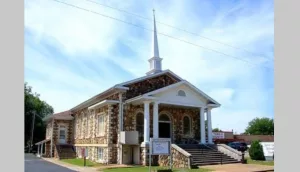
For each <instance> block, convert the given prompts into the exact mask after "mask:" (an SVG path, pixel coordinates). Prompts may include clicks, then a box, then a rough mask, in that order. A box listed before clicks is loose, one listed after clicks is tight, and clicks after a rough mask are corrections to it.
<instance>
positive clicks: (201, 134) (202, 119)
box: [200, 107, 205, 144]
mask: <svg viewBox="0 0 300 172" xmlns="http://www.w3.org/2000/svg"><path fill="white" fill-rule="evenodd" d="M200 137H201V139H200V143H201V144H205V119H204V108H203V107H201V108H200Z"/></svg>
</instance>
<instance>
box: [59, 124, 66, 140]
mask: <svg viewBox="0 0 300 172" xmlns="http://www.w3.org/2000/svg"><path fill="white" fill-rule="evenodd" d="M59 139H66V127H65V126H60V127H59Z"/></svg>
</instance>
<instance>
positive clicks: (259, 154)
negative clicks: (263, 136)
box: [249, 140, 265, 160]
mask: <svg viewBox="0 0 300 172" xmlns="http://www.w3.org/2000/svg"><path fill="white" fill-rule="evenodd" d="M249 155H250V157H251V159H253V160H265V156H264V152H263V147H262V145H261V144H260V143H259V141H258V140H256V141H253V142H252V143H251V147H250V149H249Z"/></svg>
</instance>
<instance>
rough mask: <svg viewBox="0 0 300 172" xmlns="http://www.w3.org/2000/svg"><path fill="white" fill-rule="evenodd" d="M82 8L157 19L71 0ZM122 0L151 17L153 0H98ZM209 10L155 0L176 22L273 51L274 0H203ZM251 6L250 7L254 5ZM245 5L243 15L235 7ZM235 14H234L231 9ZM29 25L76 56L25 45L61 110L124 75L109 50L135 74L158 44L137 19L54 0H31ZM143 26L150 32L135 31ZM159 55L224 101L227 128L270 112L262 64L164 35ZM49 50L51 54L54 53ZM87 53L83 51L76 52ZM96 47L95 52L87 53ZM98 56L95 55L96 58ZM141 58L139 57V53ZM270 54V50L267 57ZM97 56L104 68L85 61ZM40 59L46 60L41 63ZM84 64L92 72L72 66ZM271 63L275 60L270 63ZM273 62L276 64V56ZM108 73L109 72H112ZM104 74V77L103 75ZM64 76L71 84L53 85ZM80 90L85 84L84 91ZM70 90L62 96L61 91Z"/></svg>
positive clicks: (220, 117)
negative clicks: (256, 0)
mask: <svg viewBox="0 0 300 172" xmlns="http://www.w3.org/2000/svg"><path fill="white" fill-rule="evenodd" d="M64 2H68V3H71V4H74V5H78V6H80V7H83V8H87V9H90V10H93V11H97V12H100V13H102V14H106V15H109V16H113V17H115V18H118V19H122V20H125V21H130V22H133V23H138V24H139V25H141V26H143V27H146V28H150V29H151V27H152V23H151V22H149V21H147V20H142V19H135V18H134V17H132V16H130V15H125V14H124V13H121V12H117V11H114V10H112V9H109V8H105V7H101V6H99V5H95V4H92V3H88V2H87V1H83V0H75V1H70V0H67V1H64ZM98 2H100V3H104V4H108V5H111V6H115V7H118V8H124V9H127V10H128V11H132V12H134V13H139V14H140V15H142V16H147V17H151V16H152V14H151V12H152V11H151V8H152V5H151V2H150V1H149V2H144V1H143V3H142V2H140V1H134V0H131V1H126V3H125V2H120V1H98ZM202 3H203V4H202V5H203V6H205V11H207V12H210V13H209V14H214V15H212V16H209V19H211V20H208V19H207V18H206V16H199V15H198V13H197V12H196V11H192V10H191V9H190V8H191V6H192V4H191V1H184V2H183V1H174V2H173V1H172V3H171V4H170V3H167V2H159V3H158V2H156V3H155V8H156V14H157V20H158V21H160V22H164V23H167V24H169V25H173V26H177V27H180V28H183V29H187V30H190V31H192V32H195V33H197V34H199V35H204V36H205V37H208V38H210V39H215V40H218V41H221V42H225V43H228V44H232V45H235V46H237V47H242V48H244V49H247V50H249V51H254V52H255V53H256V54H265V53H266V54H271V55H272V54H273V53H270V52H269V50H268V52H266V51H265V50H264V49H261V48H260V47H262V45H264V46H272V45H273V35H274V26H273V18H274V17H273V12H272V11H270V10H269V9H268V8H269V6H268V5H261V6H260V7H259V8H255V12H251V10H253V9H251V10H250V8H249V7H248V6H247V5H248V4H247V3H240V4H237V5H236V6H224V8H221V9H220V11H219V12H216V13H213V11H214V10H215V9H214V6H213V5H211V4H210V3H209V2H206V1H205V2H202ZM249 11H250V12H249ZM237 12H239V14H240V15H236V13H237ZM231 14H235V17H234V20H230V18H229V17H228V15H231ZM157 27H158V32H161V33H165V34H168V35H171V36H174V37H176V38H179V39H183V40H186V41H189V42H192V43H195V44H197V45H199V46H203V47H207V48H211V49H214V50H218V51H221V52H224V53H226V54H229V55H232V56H235V57H241V58H245V59H246V60H248V61H250V62H251V63H255V64H261V65H265V63H266V60H265V59H263V58H261V57H260V56H259V55H251V54H249V53H246V52H244V51H238V50H236V49H233V48H230V47H228V46H224V45H222V44H218V43H216V42H212V41H209V40H206V39H203V38H201V37H197V36H195V35H190V34H187V33H185V32H181V31H178V30H176V29H172V28H169V27H166V26H164V25H161V24H157ZM25 28H26V29H28V30H30V31H32V32H34V35H35V36H36V37H35V41H36V42H39V41H41V40H44V39H47V40H48V41H49V40H50V42H51V43H55V44H56V45H55V46H57V47H59V48H60V50H61V51H63V52H64V53H66V54H67V55H66V56H64V57H62V58H68V59H70V64H60V63H59V62H57V61H56V60H55V58H52V57H51V52H48V54H41V53H38V52H37V51H36V50H34V49H32V47H26V49H28V50H27V53H26V59H25V67H26V68H27V69H30V70H32V71H35V72H37V73H41V74H43V75H45V76H46V77H45V78H44V79H43V81H40V80H36V79H33V78H25V80H27V81H28V82H29V84H31V85H32V86H33V88H34V90H36V91H37V92H39V93H40V94H41V96H42V98H44V99H45V100H46V101H47V102H49V103H50V104H51V105H53V106H54V108H55V111H56V112H58V111H62V110H66V109H68V108H70V107H73V106H75V105H77V104H78V103H80V102H82V101H84V100H86V99H87V98H89V97H90V96H93V95H94V94H97V93H99V92H100V91H103V90H104V89H105V88H107V87H110V86H112V85H114V84H116V82H118V81H124V80H123V79H122V78H121V77H120V76H118V75H116V73H115V72H113V71H115V70H114V69H111V68H109V67H107V66H106V65H105V64H102V63H101V62H103V61H102V60H103V58H107V59H109V60H111V61H113V62H114V63H116V64H117V65H120V66H121V67H122V68H123V69H124V70H126V71H127V72H129V73H131V74H133V75H134V76H142V75H144V74H145V72H147V70H148V68H149V65H148V61H147V60H148V58H150V54H151V53H150V51H151V33H150V32H147V31H146V32H144V31H143V30H139V29H137V28H135V27H133V26H130V25H126V24H124V23H121V22H118V21H114V20H112V19H108V18H105V17H101V16H98V15H95V14H91V13H88V12H85V11H81V10H78V9H75V8H72V7H68V6H66V5H63V4H59V3H56V2H54V1H51V0H49V1H37V0H33V1H26V4H25ZM137 30H138V31H140V32H141V33H144V34H146V35H149V36H147V37H146V38H144V37H143V34H142V36H141V35H140V34H137V33H136V31H137ZM158 39H159V48H160V55H161V57H162V58H163V68H164V69H170V70H172V71H173V72H175V73H176V74H178V75H179V76H181V77H183V78H184V79H187V80H189V81H190V82H191V83H193V84H194V85H196V86H197V87H198V88H200V89H201V90H203V91H205V92H207V93H208V94H209V95H210V96H211V97H213V98H215V99H216V100H217V101H219V102H220V103H221V104H222V107H221V108H219V109H216V110H213V111H212V114H213V120H214V121H213V126H214V127H216V125H217V124H219V127H221V129H228V130H231V128H233V127H234V128H233V129H234V130H237V131H239V132H242V131H243V129H244V128H245V126H246V125H247V123H248V121H249V120H251V119H252V118H254V117H256V116H266V115H270V114H265V109H264V107H263V106H262V104H265V105H268V98H267V97H266V96H268V95H270V93H269V92H268V93H265V88H264V85H265V82H266V81H265V78H264V77H263V76H262V74H263V73H262V68H256V67H253V66H251V65H249V64H244V62H241V61H239V60H236V59H234V58H231V57H227V56H224V55H220V54H218V53H214V52H211V51H208V50H206V49H203V48H200V47H196V46H193V45H189V44H186V43H183V42H180V41H177V40H174V39H171V38H167V37H165V36H162V35H158ZM120 40H122V42H123V43H124V44H125V45H126V46H128V47H129V49H131V51H133V53H134V54H133V55H132V54H130V55H127V54H124V53H122V51H121V49H123V48H124V47H119V44H118V43H119V41H120ZM49 53H50V54H49ZM78 54H80V56H82V57H84V59H80V58H77V57H79V56H78ZM87 54H88V55H90V54H93V56H88V55H87ZM95 57H96V58H95ZM133 58H134V60H132V59H133ZM268 58H270V57H268ZM83 61H84V62H89V63H93V64H95V65H96V66H98V67H99V68H101V71H103V72H102V73H101V76H100V75H99V74H98V73H97V71H94V70H93V69H90V68H89V67H88V66H86V65H84V64H82V62H83ZM37 64H39V65H37ZM71 64H77V66H78V64H81V65H80V69H79V70H82V71H83V72H84V73H85V75H76V74H74V73H72V72H71V70H70V67H69V65H71ZM268 65H270V64H268ZM271 65H272V64H271ZM25 72H26V71H25ZM108 78H109V79H108ZM104 81H105V82H104ZM55 83H60V84H61V85H64V86H65V87H67V88H70V90H68V91H65V90H64V89H60V88H59V87H58V88H57V87H54V86H51V85H52V84H55ZM76 90H85V91H86V92H85V91H77V92H76ZM62 96H63V97H62Z"/></svg>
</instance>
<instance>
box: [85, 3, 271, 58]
mask: <svg viewBox="0 0 300 172" xmlns="http://www.w3.org/2000/svg"><path fill="white" fill-rule="evenodd" d="M85 1H88V2H91V3H94V4H97V5H101V6H104V7H107V8H110V9H113V10H117V11H120V12H123V13H127V14H129V15H133V16H136V17H139V18H142V19H145V20H149V21H153V19H151V18H148V17H144V16H141V15H138V14H136V13H132V12H129V11H126V10H124V9H120V8H116V7H112V6H109V5H106V4H102V3H99V2H95V1H92V0H85ZM156 23H159V24H161V25H164V26H167V27H170V28H173V29H177V30H180V31H182V32H186V33H189V34H191V35H194V36H198V37H201V38H203V39H207V40H209V41H212V42H216V43H219V44H222V45H225V46H228V47H231V48H234V49H236V50H240V51H244V52H247V53H249V54H252V55H259V56H261V57H263V58H264V59H267V60H269V61H274V60H273V59H270V58H266V57H264V55H261V54H257V53H254V52H251V51H248V50H246V49H244V48H240V47H237V46H233V45H230V44H227V43H224V42H220V41H218V40H215V39H211V38H208V37H205V36H202V35H199V34H197V33H194V32H191V31H188V30H185V29H182V28H179V27H176V26H172V25H169V24H166V23H163V22H160V21H156Z"/></svg>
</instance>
